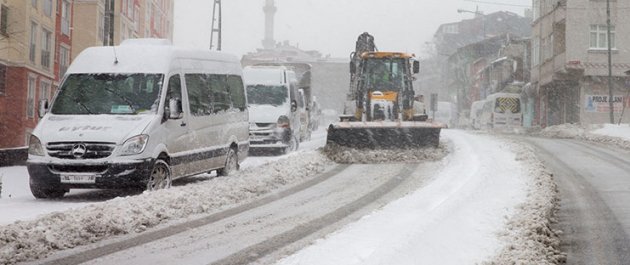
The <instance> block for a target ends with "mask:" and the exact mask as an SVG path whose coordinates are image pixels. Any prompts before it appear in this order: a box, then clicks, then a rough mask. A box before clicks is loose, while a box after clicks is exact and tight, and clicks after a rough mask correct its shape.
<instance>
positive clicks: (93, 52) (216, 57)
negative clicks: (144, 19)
mask: <svg viewBox="0 0 630 265" xmlns="http://www.w3.org/2000/svg"><path fill="white" fill-rule="evenodd" d="M175 59H182V60H185V59H192V60H200V61H207V62H217V63H221V67H216V68H217V70H220V71H223V72H230V73H231V72H236V73H240V71H241V70H240V69H241V67H240V62H239V60H238V57H236V56H234V55H231V54H227V53H222V52H213V51H209V50H197V49H190V48H182V47H176V46H173V45H170V42H169V41H168V40H162V39H136V40H126V41H124V42H123V44H122V45H120V46H102V47H91V48H87V49H85V50H84V51H82V52H81V53H80V54H79V56H77V58H76V59H75V60H74V61H73V62H72V64H71V65H70V67H69V68H68V71H67V73H69V74H72V73H168V72H169V71H170V70H171V69H172V68H173V61H174V60H175ZM226 63H227V64H230V65H231V66H230V67H225V65H226ZM178 66H180V65H178ZM181 66H182V67H184V68H185V67H186V65H181ZM193 67H194V66H193Z"/></svg>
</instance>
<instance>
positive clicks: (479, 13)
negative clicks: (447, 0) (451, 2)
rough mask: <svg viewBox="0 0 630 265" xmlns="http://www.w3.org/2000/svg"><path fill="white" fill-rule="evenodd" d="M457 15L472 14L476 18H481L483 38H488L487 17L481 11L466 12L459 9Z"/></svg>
mask: <svg viewBox="0 0 630 265" xmlns="http://www.w3.org/2000/svg"><path fill="white" fill-rule="evenodd" d="M457 13H460V14H461V13H472V14H475V17H481V27H482V28H483V38H484V39H485V38H486V17H485V16H484V15H483V12H481V11H479V9H477V10H475V11H470V10H465V9H457Z"/></svg>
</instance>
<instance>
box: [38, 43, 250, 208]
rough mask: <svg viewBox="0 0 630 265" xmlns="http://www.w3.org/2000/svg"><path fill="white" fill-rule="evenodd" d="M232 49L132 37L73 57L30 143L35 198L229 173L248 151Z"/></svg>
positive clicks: (149, 187) (237, 64) (167, 183)
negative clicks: (208, 48) (190, 46)
mask: <svg viewBox="0 0 630 265" xmlns="http://www.w3.org/2000/svg"><path fill="white" fill-rule="evenodd" d="M241 75H242V70H241V66H240V62H239V60H238V58H237V57H236V56H233V55H229V54H224V53H218V52H210V51H206V50H191V49H184V48H178V47H174V46H173V45H171V44H170V42H169V41H168V40H162V39H130V40H126V41H124V42H123V43H122V44H121V45H120V46H115V47H111V46H110V47H92V48H88V49H86V50H84V51H83V52H81V54H79V56H78V57H77V58H76V59H75V60H74V62H73V63H72V64H71V65H70V67H69V68H68V70H67V73H66V75H65V76H64V79H63V81H62V83H61V85H60V87H59V90H58V92H57V94H56V95H55V97H54V99H53V101H52V104H50V107H49V108H48V103H47V102H45V101H43V102H40V115H41V116H43V117H42V119H41V120H40V122H39V124H38V125H37V127H36V128H35V130H34V131H33V133H32V135H31V137H30V141H29V155H28V160H27V168H28V172H29V175H30V188H31V192H32V193H33V195H34V196H35V197H36V198H56V197H62V196H63V195H64V194H65V193H66V192H67V191H68V190H69V189H71V188H134V187H135V188H141V189H147V190H153V189H162V188H168V187H170V185H171V181H172V180H173V179H175V178H180V177H184V176H190V175H195V174H199V173H205V172H209V171H212V170H216V171H217V173H218V174H219V175H228V174H230V173H232V172H233V171H234V170H237V169H238V167H239V163H240V162H241V161H242V160H243V159H245V158H246V157H247V153H248V148H249V139H248V138H249V134H248V110H247V104H246V95H245V90H244V85H243V81H242V77H241Z"/></svg>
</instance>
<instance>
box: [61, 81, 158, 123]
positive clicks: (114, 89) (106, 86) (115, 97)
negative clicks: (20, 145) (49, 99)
mask: <svg viewBox="0 0 630 265" xmlns="http://www.w3.org/2000/svg"><path fill="white" fill-rule="evenodd" d="M163 78H164V75H162V74H143V73H136V74H114V73H99V74H70V75H68V77H67V78H66V80H65V81H64V82H63V85H62V86H61V88H60V89H59V94H58V95H57V98H56V99H55V102H54V104H53V105H52V108H51V113H53V114H60V115H86V114H125V115H134V114H155V113H157V109H158V105H159V95H160V88H161V87H162V82H163Z"/></svg>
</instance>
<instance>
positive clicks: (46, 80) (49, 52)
mask: <svg viewBox="0 0 630 265" xmlns="http://www.w3.org/2000/svg"><path fill="white" fill-rule="evenodd" d="M71 25H72V0H59V1H53V0H0V149H7V148H18V147H23V146H26V145H27V143H28V137H29V135H30V133H31V131H32V129H33V128H34V127H35V125H37V122H38V119H39V118H38V115H37V108H38V105H39V104H38V102H39V101H40V100H42V99H48V100H50V99H51V98H52V96H53V95H54V93H55V89H56V87H57V86H58V85H59V81H60V79H61V78H60V77H61V76H62V75H63V72H64V71H65V69H66V68H67V66H68V64H69V54H70V49H71V31H72V30H71V29H72V27H71Z"/></svg>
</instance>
